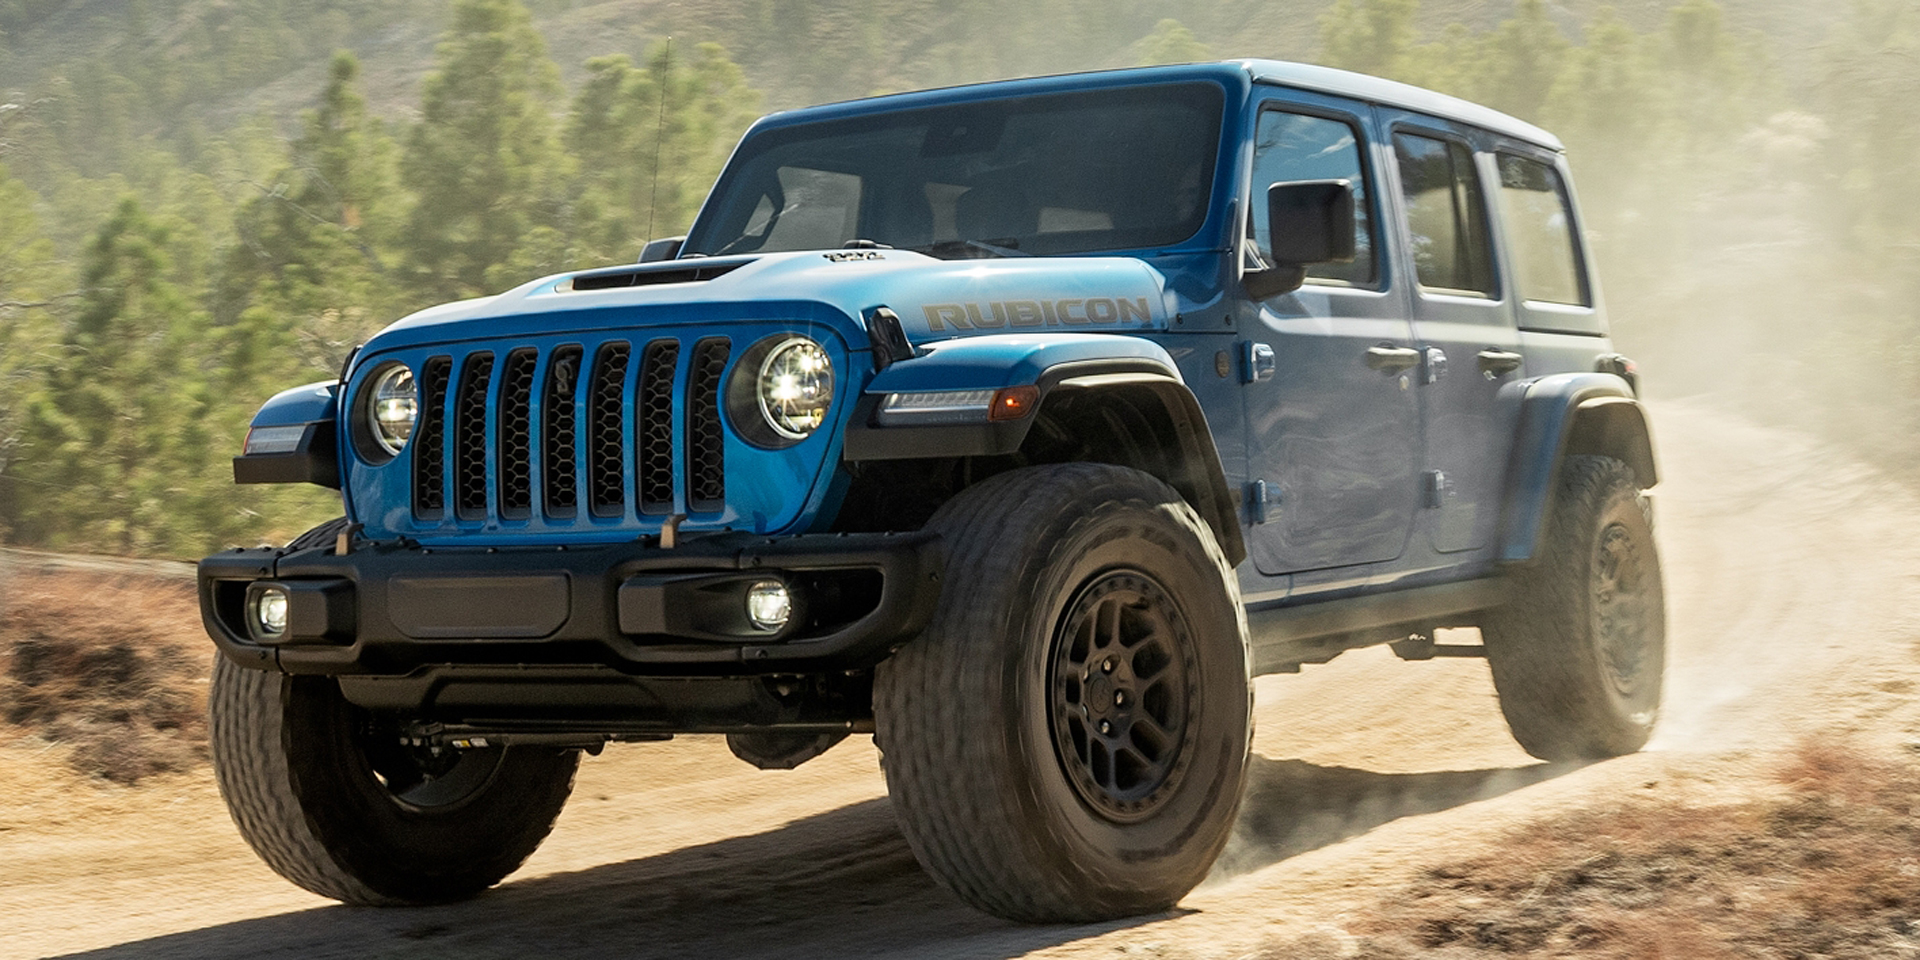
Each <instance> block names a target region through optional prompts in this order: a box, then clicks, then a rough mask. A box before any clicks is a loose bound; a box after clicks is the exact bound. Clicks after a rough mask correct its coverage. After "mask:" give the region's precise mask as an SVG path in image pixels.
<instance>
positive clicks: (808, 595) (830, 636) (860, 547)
mask: <svg viewBox="0 0 1920 960" xmlns="http://www.w3.org/2000/svg"><path fill="white" fill-rule="evenodd" d="M944 555H945V554H944V550H943V549H942V548H941V545H940V541H939V537H938V536H937V535H935V534H932V533H925V532H918V533H903V534H810V535H801V536H792V537H778V538H768V537H756V536H750V535H745V534H719V535H713V536H706V537H700V538H697V539H691V540H688V541H684V542H683V543H682V544H681V545H679V546H678V547H675V548H673V549H664V548H661V547H658V546H655V545H653V543H652V542H651V541H636V542H631V543H619V544H602V545H590V546H579V545H569V546H544V547H493V548H472V547H458V548H443V547H435V548H426V547H422V546H420V545H418V544H414V543H411V542H400V543H373V544H366V543H361V544H357V545H356V549H354V550H353V551H352V552H350V553H348V554H346V555H338V554H336V553H335V548H334V547H333V546H326V547H317V548H313V549H307V550H299V551H288V550H284V549H270V548H261V549H255V550H234V551H231V552H228V553H222V554H218V555H215V556H212V557H208V558H207V559H205V560H202V561H200V576H199V579H200V611H201V618H202V620H203V621H204V622H205V624H206V628H207V632H208V634H209V635H211V636H212V638H213V640H214V643H216V644H217V645H218V646H219V647H220V651H221V653H222V654H224V655H225V656H227V657H228V658H230V659H231V660H233V661H234V662H235V663H237V664H240V665H242V666H248V667H254V668H257V669H266V670H276V669H277V670H280V671H283V672H286V673H290V674H318V675H326V676H340V677H351V676H360V677H402V676H408V675H416V676H417V675H419V674H420V673H421V672H422V671H423V670H428V669H439V668H445V667H454V668H466V667H474V668H479V669H483V670H487V671H489V672H492V671H500V670H506V671H516V670H535V671H538V670H539V669H541V668H567V669H576V668H577V669H590V670H593V671H595V672H600V671H611V672H614V673H617V674H622V675H627V676H633V677H750V676H768V675H774V674H818V673H828V672H843V671H848V670H861V669H865V668H867V667H871V666H872V665H874V664H876V663H878V662H879V661H881V660H883V659H885V658H886V657H887V656H888V655H889V654H891V653H892V651H893V650H894V649H895V648H897V647H898V646H899V645H900V644H901V643H904V642H905V641H906V640H908V639H909V638H911V637H912V636H913V635H914V634H916V633H918V632H919V631H920V630H921V629H922V628H923V627H925V626H926V624H927V622H928V620H929V619H930V618H931V617H932V615H933V609H934V605H935V604H936V603H937V602H938V600H939V596H940V582H939V581H940V575H941V569H942V566H943V562H944ZM767 579H778V580H781V581H783V582H785V583H787V584H788V585H789V586H790V587H792V588H793V591H794V594H795V596H796V597H797V598H798V602H797V603H796V609H795V612H794V616H793V618H792V621H791V622H790V623H789V624H788V626H787V627H786V628H783V629H781V630H777V631H766V630H756V629H755V628H753V626H752V625H751V624H750V623H749V622H747V620H746V619H745V616H744V613H742V612H741V611H742V609H743V607H742V602H743V601H742V600H741V598H743V597H744V595H745V590H746V589H747V585H748V584H751V583H754V582H759V581H763V580H767ZM268 582H271V583H276V584H281V585H284V586H285V587H286V588H287V590H288V592H289V594H290V597H289V606H290V610H289V614H290V615H289V627H288V629H287V631H286V633H285V635H284V636H283V637H281V638H278V639H275V640H271V641H265V640H262V639H261V636H260V634H259V633H258V632H256V631H252V630H250V629H249V627H248V622H249V618H250V614H249V609H248V608H249V602H248V591H249V588H250V587H254V589H255V590H258V589H259V587H257V586H254V585H256V584H262V583H268Z"/></svg>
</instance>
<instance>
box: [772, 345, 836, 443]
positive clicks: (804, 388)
mask: <svg viewBox="0 0 1920 960" xmlns="http://www.w3.org/2000/svg"><path fill="white" fill-rule="evenodd" d="M756 393H757V395H758V397H759V399H760V413H761V415H762V416H764V417H766V420H767V425H768V426H770V427H772V428H773V432H774V433H776V434H778V435H779V436H780V437H782V438H784V439H787V440H804V439H806V438H807V436H808V435H809V434H811V433H813V431H814V430H815V429H816V428H818V427H819V426H820V424H821V423H823V422H825V421H826V419H827V407H828V406H829V405H831V404H832V403H833V361H832V360H830V359H828V357H827V352H826V351H825V350H822V349H820V345H819V344H817V343H814V342H813V341H812V340H809V339H807V338H806V337H792V338H790V339H788V340H786V341H785V342H782V343H780V344H778V345H777V346H775V347H774V348H773V349H772V350H770V351H768V353H767V358H766V359H765V360H762V361H761V362H760V382H759V384H758V386H757V388H756Z"/></svg>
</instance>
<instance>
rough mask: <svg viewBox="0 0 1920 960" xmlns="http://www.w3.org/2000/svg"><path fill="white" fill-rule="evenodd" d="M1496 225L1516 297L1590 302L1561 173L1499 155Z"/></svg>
mask: <svg viewBox="0 0 1920 960" xmlns="http://www.w3.org/2000/svg"><path fill="white" fill-rule="evenodd" d="M1500 229H1501V232H1502V233H1503V234H1504V235H1505V236H1506V239H1507V247H1508V250H1509V254H1510V256H1511V257H1512V259H1513V272H1514V278H1515V281H1516V282H1517V283H1518V284H1519V287H1520V296H1522V297H1524V298H1525V299H1528V300H1540V301H1545V302H1548V303H1566V304H1572V305H1574V306H1582V307H1585V306H1591V305H1592V303H1593V301H1592V298H1591V297H1589V296H1588V295H1587V285H1586V283H1585V281H1584V279H1583V278H1582V277H1581V275H1580V261H1579V257H1578V255H1577V253H1576V252H1575V248H1574V243H1573V209H1572V205H1571V204H1569V203H1568V202H1567V187H1566V184H1565V182H1563V181H1562V180H1561V179H1560V172H1559V171H1557V170H1555V169H1553V168H1552V167H1550V166H1547V165H1546V164H1544V163H1540V162H1539V161H1536V160H1528V159H1526V158H1524V157H1515V156H1510V155H1507V154H1502V155H1501V156H1500Z"/></svg>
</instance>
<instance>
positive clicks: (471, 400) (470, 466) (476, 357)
mask: <svg viewBox="0 0 1920 960" xmlns="http://www.w3.org/2000/svg"><path fill="white" fill-rule="evenodd" d="M492 383H493V354H491V353H474V354H468V356H467V362H466V365H465V369H464V370H462V371H461V373H460V393H459V395H458V396H456V397H455V398H454V401H453V403H454V406H453V443H454V447H453V496H454V510H455V511H456V512H457V513H458V514H459V515H460V518H461V519H463V520H481V519H485V518H486V516H487V388H488V387H489V386H491V385H492Z"/></svg>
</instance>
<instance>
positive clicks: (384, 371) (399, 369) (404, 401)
mask: <svg viewBox="0 0 1920 960" xmlns="http://www.w3.org/2000/svg"><path fill="white" fill-rule="evenodd" d="M360 398H361V399H360V427H361V429H360V430H359V431H358V433H359V434H360V435H361V437H362V438H363V442H362V444H361V453H362V454H364V455H366V456H367V458H368V459H369V460H374V461H377V462H385V461H387V460H391V459H393V458H394V457H397V456H399V455H400V451H401V450H404V449H406V446H407V441H408V440H409V439H411V438H412V437H413V428H414V424H416V423H418V422H419V419H420V385H419V383H418V382H416V381H415V380H414V377H413V371H412V370H411V369H409V368H408V367H407V365H406V364H402V363H393V364H388V365H386V366H384V367H381V368H380V369H379V370H376V371H374V373H373V375H372V376H370V377H368V378H367V380H366V385H365V386H364V387H361V389H360Z"/></svg>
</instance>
